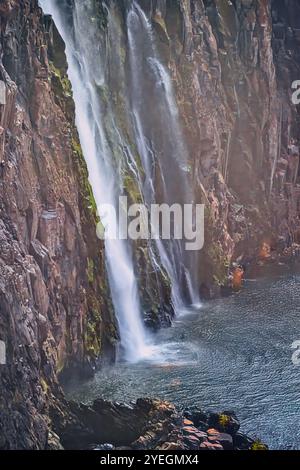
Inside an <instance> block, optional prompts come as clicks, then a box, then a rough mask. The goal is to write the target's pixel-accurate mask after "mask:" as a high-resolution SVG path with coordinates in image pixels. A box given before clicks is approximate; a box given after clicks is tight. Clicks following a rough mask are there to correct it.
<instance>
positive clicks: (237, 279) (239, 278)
mask: <svg viewBox="0 0 300 470" xmlns="http://www.w3.org/2000/svg"><path fill="white" fill-rule="evenodd" d="M243 278H244V270H243V268H241V267H237V268H235V270H234V271H233V274H232V287H233V288H234V289H236V290H239V289H241V287H242V283H243Z"/></svg>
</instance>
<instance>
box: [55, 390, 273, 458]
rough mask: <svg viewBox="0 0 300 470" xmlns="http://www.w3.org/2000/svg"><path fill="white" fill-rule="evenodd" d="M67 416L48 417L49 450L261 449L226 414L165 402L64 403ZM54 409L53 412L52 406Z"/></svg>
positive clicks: (260, 445) (261, 446) (97, 401)
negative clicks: (181, 406)
mask: <svg viewBox="0 0 300 470" xmlns="http://www.w3.org/2000/svg"><path fill="white" fill-rule="evenodd" d="M69 409H70V414H69V415H68V416H67V418H66V417H64V419H62V415H60V414H57V413H56V414H54V415H53V416H52V422H53V428H54V433H50V435H49V439H48V445H47V447H48V448H50V449H59V448H64V449H95V450H112V449H116V450H125V449H132V450H163V451H171V450H256V449H261V450H267V447H266V446H264V445H263V444H262V443H261V442H260V441H254V440H252V439H250V438H249V437H247V436H245V435H244V434H242V433H240V432H239V428H240V425H239V422H238V420H237V418H236V416H235V415H234V413H232V412H224V413H220V414H218V413H205V412H203V411H201V410H200V409H199V408H197V407H195V408H193V409H189V410H185V411H179V410H178V409H176V408H175V406H174V405H171V404H170V403H168V402H164V401H159V400H152V399H147V398H143V399H139V400H137V402H136V403H131V404H130V405H125V404H120V403H112V402H109V401H105V400H102V399H98V400H96V401H94V403H93V404H92V405H91V406H86V405H83V404H80V405H78V404H76V403H73V402H71V403H69ZM56 411H57V410H56Z"/></svg>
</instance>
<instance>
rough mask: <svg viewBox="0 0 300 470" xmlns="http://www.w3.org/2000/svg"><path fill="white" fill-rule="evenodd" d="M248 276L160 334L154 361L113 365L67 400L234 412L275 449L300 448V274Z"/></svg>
mask: <svg viewBox="0 0 300 470" xmlns="http://www.w3.org/2000/svg"><path fill="white" fill-rule="evenodd" d="M299 272H300V271H299V269H297V270H293V271H291V270H289V271H288V272H285V273H284V274H282V273H281V274H278V275H276V276H273V278H272V279H270V278H268V279H265V278H262V279H259V280H252V281H248V282H247V285H246V288H245V289H244V290H243V292H241V293H239V294H236V295H233V296H232V297H228V298H225V299H220V300H215V301H212V302H209V303H207V304H205V305H204V306H203V307H202V308H201V309H200V310H196V309H194V310H189V311H188V312H185V314H183V315H182V316H181V317H180V318H178V319H177V320H176V322H175V323H174V325H173V327H172V328H169V329H166V330H162V331H160V332H159V333H158V334H157V336H156V337H155V343H156V347H155V349H156V351H159V352H160V355H159V356H158V354H156V355H155V357H154V359H153V360H148V361H146V362H140V363H137V364H126V363H125V364H124V363H122V364H116V365H115V366H114V367H111V368H109V369H104V370H101V371H99V372H98V373H97V374H96V376H95V377H94V378H93V379H92V380H90V381H88V382H84V383H80V384H79V383H69V384H68V386H67V388H66V393H67V396H68V398H70V399H73V400H76V401H82V402H84V403H87V402H90V401H92V400H94V399H96V398H97V397H103V398H105V399H109V400H116V401H119V402H127V403H128V402H130V401H131V400H135V399H137V398H139V397H142V396H150V397H155V398H162V399H167V400H169V401H171V402H174V403H175V404H176V405H178V406H181V405H182V406H185V407H188V406H193V405H198V406H200V407H201V408H203V409H205V410H218V411H222V410H234V411H235V412H236V414H237V416H238V418H239V420H240V422H241V430H242V431H243V432H245V433H247V434H249V435H250V436H252V437H259V438H261V439H262V440H263V441H264V442H265V443H266V444H268V445H269V446H270V448H271V449H300V383H299V378H300V366H296V365H294V364H293V361H292V355H293V349H292V344H293V342H294V341H296V340H300V289H299V284H300V274H299Z"/></svg>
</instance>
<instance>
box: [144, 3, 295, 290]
mask: <svg viewBox="0 0 300 470" xmlns="http://www.w3.org/2000/svg"><path fill="white" fill-rule="evenodd" d="M146 3H147V2H144V6H145V8H147V6H146ZM298 8H299V6H298V4H297V2H294V1H286V2H278V1H273V2H271V1H255V0H249V1H240V0H236V1H233V2H227V1H223V0H220V1H218V0H214V1H212V0H207V1H202V0H199V1H196V0H195V1H185V0H182V1H180V2H177V3H175V2H170V1H157V2H154V5H153V10H152V17H153V21H154V24H155V27H156V30H157V34H158V35H159V36H160V39H161V47H160V49H161V52H162V54H164V57H165V60H166V62H167V63H168V65H169V68H170V70H171V72H172V76H173V80H174V84H175V86H176V89H177V98H178V103H179V107H180V109H181V116H182V125H183V127H184V129H185V135H186V137H187V139H186V140H187V143H188V145H189V150H190V155H191V156H192V160H191V169H192V173H193V178H194V185H195V190H196V192H197V194H198V197H197V201H198V202H199V201H202V202H203V203H205V204H206V207H207V219H206V241H205V248H204V250H202V253H201V257H202V260H201V261H200V263H199V269H200V273H199V274H200V279H201V280H202V291H203V294H206V295H210V293H211V287H212V286H213V285H214V284H217V285H226V284H228V275H229V273H230V272H231V267H232V265H233V263H234V262H238V263H241V264H248V263H249V262H251V261H252V260H257V259H259V258H264V257H268V256H269V255H270V254H272V252H273V251H274V252H275V253H277V254H279V253H281V252H282V251H284V250H286V249H287V248H288V247H291V246H292V245H293V244H297V243H299V233H300V232H299V229H300V222H299V200H300V199H299V198H300V179H299V176H300V174H299V137H300V136H299V126H298V125H297V123H298V118H297V113H298V110H297V108H296V107H295V106H294V105H293V104H292V100H291V94H292V89H291V85H292V82H293V80H297V76H299V54H298V52H297V49H298V47H299V24H298V23H299V21H298V20H297V19H296V17H297V15H295V12H296V11H297V9H298ZM213 290H214V288H213Z"/></svg>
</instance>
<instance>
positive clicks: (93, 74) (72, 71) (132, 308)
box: [41, 0, 148, 361]
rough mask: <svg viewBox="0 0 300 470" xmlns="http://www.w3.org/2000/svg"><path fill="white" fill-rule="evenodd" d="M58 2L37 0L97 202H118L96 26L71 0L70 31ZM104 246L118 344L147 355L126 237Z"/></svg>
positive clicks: (85, 8)
mask: <svg viewBox="0 0 300 470" xmlns="http://www.w3.org/2000/svg"><path fill="white" fill-rule="evenodd" d="M63 3H64V2H56V1H53V0H41V5H42V7H43V8H44V11H46V12H47V13H50V14H51V15H52V16H53V18H54V21H55V24H56V26H57V28H58V30H59V32H60V34H61V36H62V38H63V40H64V42H65V44H66V55H67V59H68V65H69V69H68V74H69V77H70V80H71V83H72V87H73V94H74V101H75V105H76V125H77V128H78V132H79V136H80V142H81V145H82V150H83V153H84V156H85V159H86V162H87V165H88V170H89V178H90V183H91V185H92V188H93V192H94V196H95V200H96V203H97V206H98V207H99V208H100V207H101V205H103V204H111V205H113V206H114V207H117V204H118V196H119V195H120V186H121V182H120V177H119V174H118V172H117V171H116V169H115V168H114V155H113V154H112V152H111V148H110V145H109V142H108V140H107V138H106V135H105V129H104V127H103V122H104V119H105V118H104V116H103V113H102V109H101V103H100V100H99V97H98V94H97V87H98V86H101V85H102V84H103V83H104V65H103V62H102V54H101V52H102V51H101V44H100V43H99V44H97V43H96V44H95V43H94V37H95V36H96V37H97V32H96V31H95V30H94V27H93V23H92V22H91V16H90V15H91V14H92V13H93V12H92V11H91V10H90V9H89V3H90V2H89V1H86V0H85V1H84V2H82V1H75V2H74V7H73V10H72V13H73V25H74V31H75V34H73V32H72V28H71V27H70V24H69V23H68V21H66V19H65V18H64V16H63V14H62V12H63V9H61V5H62V4H63ZM87 31H88V32H89V33H88V34H87ZM93 33H94V34H95V36H94V34H93ZM111 126H112V127H113V122H111ZM113 223H114V221H113V220H106V227H109V226H110V225H111V224H113ZM105 252H106V260H107V270H108V275H109V283H110V289H111V293H112V299H113V304H114V308H115V311H116V316H117V319H118V322H119V329H120V335H121V346H122V347H123V349H124V352H125V358H126V359H127V360H128V361H136V360H140V359H142V358H144V357H145V356H147V354H148V346H147V341H146V334H145V330H144V327H143V323H142V319H141V308H140V304H139V297H138V289H137V283H136V279H135V275H134V269H133V263H132V256H131V254H130V249H129V246H128V245H127V243H126V241H125V240H120V239H116V240H110V239H108V240H106V241H105Z"/></svg>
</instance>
